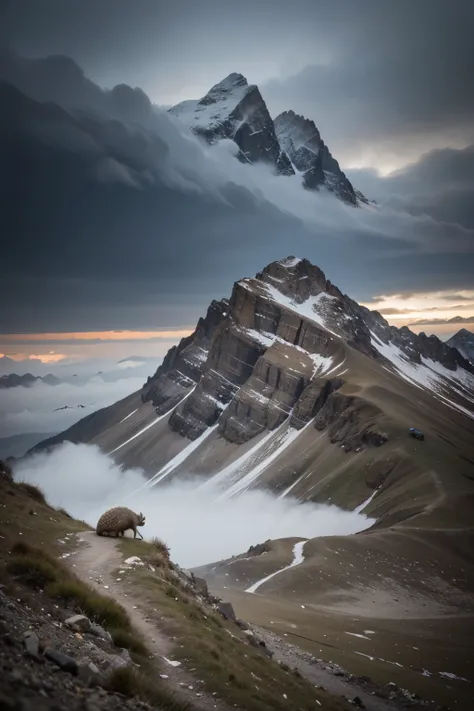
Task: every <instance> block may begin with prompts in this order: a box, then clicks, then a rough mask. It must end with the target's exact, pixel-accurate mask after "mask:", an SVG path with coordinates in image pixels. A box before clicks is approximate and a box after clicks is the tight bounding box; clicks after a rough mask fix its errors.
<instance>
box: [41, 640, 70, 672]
mask: <svg viewBox="0 0 474 711" xmlns="http://www.w3.org/2000/svg"><path fill="white" fill-rule="evenodd" d="M44 656H45V657H46V659H49V661H50V662H53V663H54V664H56V665H57V666H58V667H59V668H60V669H62V671H65V672H69V673H70V674H74V676H75V675H76V674H77V662H76V660H75V659H73V658H72V657H68V655H67V654H63V653H62V652H59V651H58V650H57V649H53V648H52V647H46V649H45V650H44Z"/></svg>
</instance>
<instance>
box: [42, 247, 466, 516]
mask: <svg viewBox="0 0 474 711" xmlns="http://www.w3.org/2000/svg"><path fill="white" fill-rule="evenodd" d="M405 390H406V393H405V395H404V397H406V398H408V400H403V401H402V402H400V405H397V408H398V409H397V408H396V410H395V411H394V410H393V405H394V403H395V402H397V401H398V400H399V399H400V395H399V393H400V392H405ZM417 393H420V395H419V396H418V395H417ZM421 393H424V395H422V394H421ZM419 397H425V398H428V401H429V402H434V401H436V402H437V403H438V404H437V405H436V407H440V408H441V409H442V411H443V412H444V411H446V413H448V414H449V412H452V413H457V416H459V417H462V418H464V419H466V420H467V421H468V422H471V423H472V419H474V366H472V365H471V364H470V363H469V362H468V361H467V360H466V359H465V358H464V357H463V356H462V355H461V354H460V353H459V352H458V351H457V350H456V349H455V348H452V347H450V346H449V345H447V344H445V343H443V342H442V341H440V340H439V339H438V338H436V337H435V336H426V335H425V334H423V333H422V334H419V335H416V334H414V333H412V332H411V331H410V330H409V329H407V328H402V329H397V328H395V327H392V326H390V325H389V324H388V323H387V322H386V321H385V319H384V318H383V317H382V316H381V315H380V314H379V313H377V312H374V311H369V310H368V309H366V308H364V307H361V306H360V305H359V304H357V303H356V302H355V301H354V300H352V299H351V298H350V297H349V296H347V295H345V294H343V293H342V292H341V291H340V290H339V289H338V288H337V287H336V286H335V285H334V284H332V283H331V282H330V281H329V280H328V279H327V278H326V276H325V275H324V273H323V272H322V271H321V270H320V269H319V268H318V267H317V266H315V265H313V264H311V263H310V262H309V261H308V260H306V259H299V258H296V257H288V258H286V259H282V260H279V261H276V262H273V263H271V264H269V265H268V266H267V267H265V268H264V269H263V270H262V271H261V272H260V273H258V274H257V275H256V277H255V278H245V279H242V280H240V281H238V282H236V283H235V284H234V288H233V291H232V294H231V297H230V299H228V300H227V299H222V300H221V301H213V302H212V303H211V305H210V307H209V309H208V311H207V314H206V316H205V317H204V318H201V319H200V320H199V322H198V324H197V327H196V329H195V331H194V332H193V334H191V335H190V336H188V337H186V338H184V339H182V340H181V342H180V343H179V344H178V345H177V346H174V347H173V348H172V349H171V350H170V351H169V352H168V354H167V356H166V357H165V359H164V361H163V363H162V364H161V365H160V367H159V368H158V369H157V371H156V373H155V374H154V375H153V376H151V377H149V378H148V380H147V382H146V383H145V385H144V387H143V388H142V390H141V391H140V392H139V393H136V394H135V395H133V396H129V397H128V398H126V399H125V400H124V401H121V402H120V403H117V404H116V405H115V406H112V407H111V408H106V409H104V410H101V411H98V412H97V413H94V415H92V416H89V417H87V418H84V420H81V421H80V422H79V423H77V424H76V425H74V426H73V427H72V428H71V429H70V430H68V431H66V432H63V433H61V434H60V435H57V436H56V437H53V438H52V439H50V440H47V441H46V442H44V443H42V444H40V445H39V446H38V447H37V448H36V449H41V448H44V447H49V446H52V445H54V444H57V443H59V442H61V441H63V440H65V439H66V440H67V439H71V440H72V441H74V442H83V441H84V442H93V443H95V444H99V446H101V447H102V448H103V449H104V451H106V452H108V453H109V454H111V456H113V457H114V458H117V459H118V461H121V462H123V463H124V464H126V465H128V466H137V465H138V466H142V467H143V468H144V469H145V470H146V471H147V472H148V473H149V474H150V476H151V479H150V482H149V485H150V486H152V485H155V484H160V483H161V482H163V481H169V480H170V479H172V478H174V477H179V476H180V475H181V474H183V475H185V474H186V471H188V470H193V472H195V473H196V474H198V475H200V476H202V478H203V485H206V486H207V485H209V486H213V487H217V488H219V489H222V491H224V492H225V495H226V496H233V495H237V494H239V493H241V492H242V491H245V490H246V489H247V488H252V487H254V486H269V487H270V488H272V489H273V490H275V491H278V492H281V493H283V492H284V491H285V490H286V489H287V488H288V486H292V484H294V482H295V481H296V479H298V476H299V477H300V478H301V476H303V473H304V471H305V470H307V467H308V466H310V467H312V466H313V465H312V460H311V458H310V456H309V455H308V456H307V457H305V458H303V460H301V461H300V455H299V454H298V452H299V451H300V450H301V448H302V446H303V442H306V443H307V444H308V446H309V447H313V444H312V443H314V442H316V441H318V442H319V440H321V442H320V445H318V447H321V450H320V452H319V450H318V452H319V453H316V452H315V453H314V454H312V455H311V457H315V458H316V459H317V458H318V457H319V456H323V455H324V452H330V453H332V454H331V457H332V456H334V457H336V460H337V462H339V461H340V460H339V454H337V455H336V453H337V452H338V451H339V452H344V453H345V454H347V453H349V452H352V453H353V454H358V453H363V452H365V455H364V456H365V460H364V461H366V462H367V464H366V466H367V467H372V465H373V464H374V463H376V462H377V460H378V455H376V454H375V450H377V449H378V448H380V447H381V446H382V445H384V446H385V447H387V448H388V449H387V456H386V457H384V462H383V465H377V467H376V471H375V472H374V473H373V474H370V476H369V475H368V472H369V471H370V470H369V469H365V470H364V477H365V480H366V481H367V480H370V482H371V485H370V486H372V484H373V486H375V487H376V486H378V485H379V484H380V482H381V481H382V480H383V478H384V477H385V476H387V475H388V473H389V472H390V471H391V470H392V469H393V468H394V467H397V466H403V467H405V464H403V462H405V459H404V457H401V456H400V454H399V453H395V454H394V457H393V458H392V457H391V456H389V451H388V450H390V446H391V444H390V443H391V440H392V439H393V438H395V439H397V438H400V437H402V436H403V435H402V433H403V431H405V432H406V431H407V427H408V423H409V422H410V420H413V419H414V418H415V417H416V419H417V420H419V417H420V413H421V412H422V409H423V407H425V406H421V405H420V404H418V405H417V403H418V400H419ZM426 407H428V405H426ZM413 408H414V409H413ZM420 408H421V409H420ZM411 410H413V412H412V414H411V415H410V414H409V411H411ZM451 416H452V417H454V416H455V414H452V415H451ZM410 424H412V422H410ZM317 433H319V435H318V434H317ZM315 438H316V439H315ZM321 438H322V439H321ZM314 446H315V445H314ZM327 447H329V449H327ZM390 451H391V450H390ZM292 453H293V454H292ZM324 456H327V455H324ZM336 460H335V461H336ZM360 461H361V466H362V461H363V460H360ZM397 462H398V464H397ZM334 466H336V465H334ZM339 466H340V465H339V464H337V467H339ZM341 466H342V464H341ZM337 467H336V468H337ZM311 471H312V469H311ZM384 472H385V473H384ZM361 473H362V471H361ZM342 481H343V479H341V482H342ZM313 488H314V487H313ZM304 491H305V492H308V486H307V484H305V485H304ZM305 495H307V493H306V494H305ZM312 495H316V494H312ZM344 496H346V494H344ZM351 496H352V495H351ZM361 498H362V497H361ZM359 503H360V501H359Z"/></svg>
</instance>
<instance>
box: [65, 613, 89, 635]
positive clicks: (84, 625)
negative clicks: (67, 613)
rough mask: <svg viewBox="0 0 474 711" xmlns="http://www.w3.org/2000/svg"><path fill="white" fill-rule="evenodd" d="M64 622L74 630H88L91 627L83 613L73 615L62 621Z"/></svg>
mask: <svg viewBox="0 0 474 711" xmlns="http://www.w3.org/2000/svg"><path fill="white" fill-rule="evenodd" d="M64 624H65V625H66V626H67V627H69V628H70V629H72V630H73V631H74V632H88V631H89V630H90V628H91V621H90V620H89V618H88V617H86V616H85V615H73V616H72V617H68V619H67V620H65V621H64Z"/></svg>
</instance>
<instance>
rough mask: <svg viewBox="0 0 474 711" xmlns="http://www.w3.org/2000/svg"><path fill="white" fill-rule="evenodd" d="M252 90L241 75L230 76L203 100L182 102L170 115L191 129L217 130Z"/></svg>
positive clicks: (173, 108) (172, 109) (213, 88)
mask: <svg viewBox="0 0 474 711" xmlns="http://www.w3.org/2000/svg"><path fill="white" fill-rule="evenodd" d="M251 89H253V86H249V85H248V83H247V80H246V79H245V78H244V77H243V76H242V75H241V74H229V76H228V77H226V78H225V79H224V80H223V81H221V82H219V84H216V85H215V86H213V87H212V89H211V90H210V91H209V92H208V93H207V94H206V96H205V97H203V98H202V99H199V100H188V101H182V102H181V103H180V104H177V105H176V106H173V107H172V108H171V109H169V113H170V114H171V115H172V116H175V117H176V118H178V119H179V120H180V121H183V123H185V124H186V125H187V126H188V127H190V128H194V129H198V130H199V129H215V128H217V127H218V126H219V125H221V124H222V123H223V122H224V121H225V120H226V119H228V117H229V114H231V113H232V111H234V109H235V108H236V107H237V106H238V104H240V102H241V101H242V99H244V97H245V96H246V94H248V92H249V91H250V90H251ZM237 128H238V126H235V127H234V129H235V130H237Z"/></svg>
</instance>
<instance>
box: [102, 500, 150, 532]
mask: <svg viewBox="0 0 474 711" xmlns="http://www.w3.org/2000/svg"><path fill="white" fill-rule="evenodd" d="M144 525H145V516H144V515H143V514H142V513H139V514H136V513H135V512H134V511H132V510H131V509H127V507H126V506H116V507H115V508H113V509H109V510H108V511H106V512H105V513H103V514H102V516H101V517H100V519H99V521H98V523H97V526H96V529H95V531H96V533H97V535H98V536H104V535H106V536H110V535H113V534H115V536H120V535H122V536H123V535H124V534H125V531H128V530H129V529H131V530H132V531H133V537H134V538H136V537H137V533H138V535H139V536H140V538H141V539H143V536H142V534H141V533H140V531H137V526H144Z"/></svg>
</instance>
